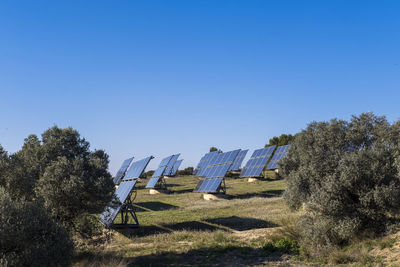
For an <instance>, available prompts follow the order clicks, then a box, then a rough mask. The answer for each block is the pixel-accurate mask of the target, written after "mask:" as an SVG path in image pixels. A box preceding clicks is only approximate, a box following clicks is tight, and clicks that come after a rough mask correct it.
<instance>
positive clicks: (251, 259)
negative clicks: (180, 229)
mask: <svg viewBox="0 0 400 267" xmlns="http://www.w3.org/2000/svg"><path fill="white" fill-rule="evenodd" d="M282 260H283V254H279V253H276V254H270V255H269V256H267V255H266V253H265V251H264V250H263V249H261V248H258V249H255V248H251V247H242V246H234V245H228V246H222V245H215V246H214V247H210V248H204V249H192V250H189V251H188V252H186V253H178V252H163V253H157V254H151V255H146V256H138V257H135V258H129V259H127V261H128V266H153V267H154V266H254V265H266V264H268V262H274V261H275V262H277V261H282Z"/></svg>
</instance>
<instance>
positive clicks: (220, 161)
mask: <svg viewBox="0 0 400 267" xmlns="http://www.w3.org/2000/svg"><path fill="white" fill-rule="evenodd" d="M239 151H240V149H236V150H233V151H229V152H225V153H220V154H217V155H215V156H214V157H213V158H212V159H211V160H210V162H209V164H210V165H208V166H207V167H205V168H203V169H201V170H200V171H199V173H198V174H197V175H198V176H203V177H206V178H215V177H225V175H226V173H227V172H228V170H229V168H230V167H231V165H232V164H233V162H234V161H235V159H236V157H237V155H238V154H239Z"/></svg>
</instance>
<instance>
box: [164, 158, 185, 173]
mask: <svg viewBox="0 0 400 267" xmlns="http://www.w3.org/2000/svg"><path fill="white" fill-rule="evenodd" d="M180 155H181V154H180V153H179V154H176V155H173V157H172V158H171V160H170V161H169V162H168V165H167V168H166V169H165V172H164V175H165V176H171V173H172V169H173V168H174V164H175V162H176V161H177V160H178V158H179V156H180Z"/></svg>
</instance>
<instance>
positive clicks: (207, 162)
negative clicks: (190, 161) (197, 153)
mask: <svg viewBox="0 0 400 267" xmlns="http://www.w3.org/2000/svg"><path fill="white" fill-rule="evenodd" d="M218 154H219V152H218V151H213V152H209V153H206V154H205V155H204V156H203V157H202V158H201V159H200V162H199V164H197V167H196V169H195V170H194V171H193V174H194V176H201V175H199V174H198V173H199V171H200V170H201V169H202V168H205V167H207V166H208V165H210V160H212V158H213V157H214V156H216V155H218Z"/></svg>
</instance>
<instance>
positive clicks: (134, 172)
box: [123, 156, 154, 180]
mask: <svg viewBox="0 0 400 267" xmlns="http://www.w3.org/2000/svg"><path fill="white" fill-rule="evenodd" d="M153 158H154V157H153V156H150V157H147V158H144V159H141V160H138V161H135V162H133V163H132V165H131V167H130V168H129V170H128V172H127V173H126V174H125V176H124V179H123V180H128V179H135V178H139V177H140V176H141V175H142V174H143V172H144V170H145V169H146V167H147V165H148V164H149V162H150V160H152V159H153Z"/></svg>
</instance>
